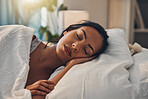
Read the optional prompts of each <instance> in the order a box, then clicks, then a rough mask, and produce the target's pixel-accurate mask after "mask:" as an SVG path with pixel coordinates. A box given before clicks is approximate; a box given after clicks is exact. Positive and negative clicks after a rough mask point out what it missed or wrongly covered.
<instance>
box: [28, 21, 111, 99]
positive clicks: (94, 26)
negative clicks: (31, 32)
mask: <svg viewBox="0 0 148 99" xmlns="http://www.w3.org/2000/svg"><path fill="white" fill-rule="evenodd" d="M107 38H108V36H107V33H106V31H105V30H104V28H103V27H102V26H100V25H99V24H98V23H95V22H91V21H85V22H83V23H79V24H73V25H70V26H69V27H68V28H67V29H65V30H64V31H63V32H62V36H61V38H60V40H59V41H58V43H57V44H55V45H54V46H52V47H48V46H46V45H45V44H44V43H42V42H41V41H40V40H39V39H38V38H37V37H36V36H33V39H32V43H31V54H30V62H29V65H30V70H29V74H28V78H27V82H26V86H25V88H26V89H28V90H30V92H31V94H32V98H33V99H44V98H45V96H46V94H48V93H49V92H51V91H52V90H53V89H54V86H55V85H56V84H57V83H58V81H59V80H60V79H61V78H62V77H63V76H64V75H65V74H66V72H67V71H68V70H69V69H71V68H72V67H73V66H74V65H76V64H79V63H83V62H87V61H90V60H92V59H94V58H95V57H97V56H98V55H100V54H101V53H103V52H104V51H105V49H106V47H107V45H108V43H107ZM60 66H65V68H64V69H63V70H62V71H61V72H59V73H58V74H57V75H56V76H55V77H53V78H52V79H51V80H48V78H49V77H50V75H51V74H52V73H53V72H54V70H55V69H57V68H58V67H60Z"/></svg>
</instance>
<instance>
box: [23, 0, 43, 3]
mask: <svg viewBox="0 0 148 99" xmlns="http://www.w3.org/2000/svg"><path fill="white" fill-rule="evenodd" d="M38 1H41V0H24V2H31V3H32V2H38Z"/></svg>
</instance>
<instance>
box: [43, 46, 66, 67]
mask: <svg viewBox="0 0 148 99" xmlns="http://www.w3.org/2000/svg"><path fill="white" fill-rule="evenodd" d="M42 60H43V61H44V62H46V64H47V65H45V66H46V67H47V68H50V69H53V70H55V69H56V68H58V67H60V66H62V65H64V64H65V62H63V61H62V60H61V59H60V58H59V57H58V55H57V53H56V45H55V46H53V47H47V48H46V49H45V50H44V54H43V59H42Z"/></svg>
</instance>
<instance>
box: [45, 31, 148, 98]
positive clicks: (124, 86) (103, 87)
mask: <svg viewBox="0 0 148 99" xmlns="http://www.w3.org/2000/svg"><path fill="white" fill-rule="evenodd" d="M107 32H108V35H109V36H110V37H109V39H108V41H109V47H108V48H107V51H106V52H105V53H104V54H102V55H101V56H100V57H98V58H96V59H94V60H93V61H90V62H87V63H84V64H79V65H76V66H74V67H73V68H72V69H71V70H70V71H68V72H67V74H66V75H65V76H64V77H63V78H62V79H61V80H60V81H59V83H58V84H57V85H56V87H55V89H54V90H53V91H52V92H51V93H49V94H48V95H47V96H46V99H148V98H147V95H148V93H147V90H146V89H148V86H147V85H148V81H146V80H147V79H148V78H145V80H144V82H142V83H144V84H145V85H144V86H141V87H142V89H145V90H144V93H143V94H144V95H143V96H142V95H141V96H140V95H139V93H138V91H139V90H140V89H136V88H135V84H133V81H134V80H133V81H132V80H131V79H132V76H131V75H130V74H131V72H129V71H128V69H129V68H130V69H131V67H132V66H133V65H132V64H133V58H132V57H131V55H130V52H129V49H128V46H127V44H126V40H125V32H124V31H123V30H122V29H109V30H107ZM146 55H147V54H146ZM147 57H148V55H147ZM139 58H140V57H139ZM147 60H148V58H147ZM145 66H148V64H147V63H146V65H145ZM62 68H63V67H60V69H59V71H60V70H61V69H62ZM59 71H58V70H57V71H55V73H54V74H56V73H57V72H59ZM54 74H53V76H54ZM145 75H148V74H145ZM53 76H52V77H53ZM145 77H146V76H145ZM133 79H134V78H133ZM138 82H139V81H138ZM138 82H136V81H135V83H138ZM142 89H141V90H142ZM142 91H143V90H142ZM142 91H141V92H142Z"/></svg>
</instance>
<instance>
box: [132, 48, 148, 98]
mask: <svg viewBox="0 0 148 99" xmlns="http://www.w3.org/2000/svg"><path fill="white" fill-rule="evenodd" d="M133 60H134V64H133V65H132V66H131V67H130V68H129V73H130V78H129V80H130V81H131V83H132V84H133V86H134V87H135V90H136V91H137V93H138V97H140V98H141V97H143V98H142V99H148V50H147V51H146V50H144V51H142V52H140V53H137V54H135V55H134V56H133Z"/></svg>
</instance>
